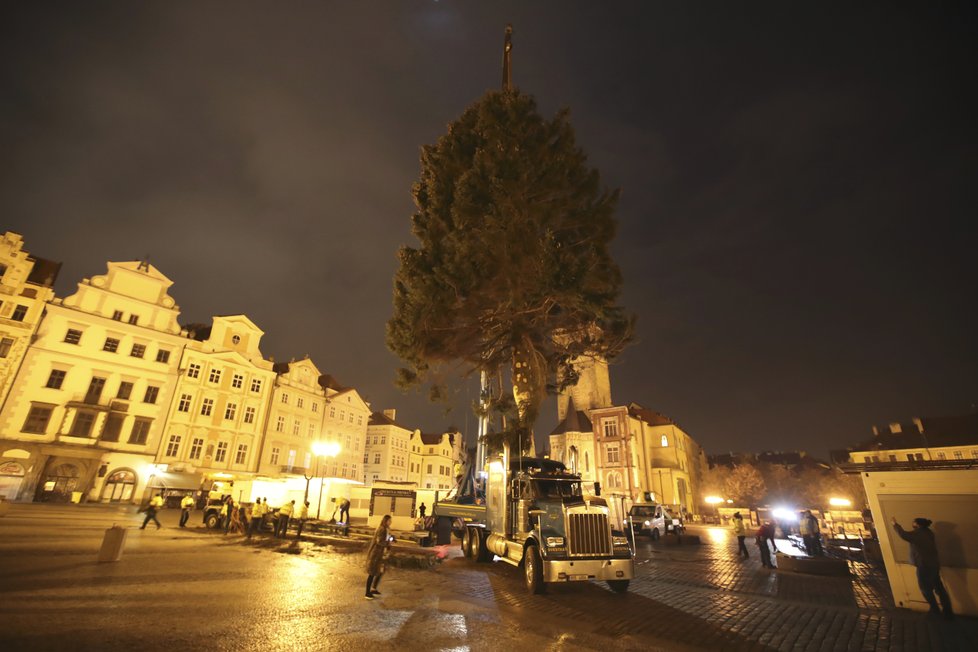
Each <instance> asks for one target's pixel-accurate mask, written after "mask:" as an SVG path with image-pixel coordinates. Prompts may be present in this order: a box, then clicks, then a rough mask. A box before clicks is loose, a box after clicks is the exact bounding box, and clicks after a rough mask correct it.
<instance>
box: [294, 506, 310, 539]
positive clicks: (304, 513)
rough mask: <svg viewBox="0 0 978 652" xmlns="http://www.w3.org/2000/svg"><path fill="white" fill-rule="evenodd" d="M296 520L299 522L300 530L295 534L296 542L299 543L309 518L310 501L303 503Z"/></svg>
mask: <svg viewBox="0 0 978 652" xmlns="http://www.w3.org/2000/svg"><path fill="white" fill-rule="evenodd" d="M296 518H297V519H298V520H299V528H298V531H297V532H296V533H295V540H296V541H298V540H299V537H301V536H302V526H304V525H305V524H306V519H308V518H309V501H308V500H307V501H306V502H304V503H302V504H301V505H299V513H298V514H297V515H296Z"/></svg>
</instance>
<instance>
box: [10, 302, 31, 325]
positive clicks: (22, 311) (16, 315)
mask: <svg viewBox="0 0 978 652" xmlns="http://www.w3.org/2000/svg"><path fill="white" fill-rule="evenodd" d="M26 316H27V306H22V305H20V304H17V307H16V308H14V312H13V314H12V315H10V318H11V319H13V320H14V321H24V317H26Z"/></svg>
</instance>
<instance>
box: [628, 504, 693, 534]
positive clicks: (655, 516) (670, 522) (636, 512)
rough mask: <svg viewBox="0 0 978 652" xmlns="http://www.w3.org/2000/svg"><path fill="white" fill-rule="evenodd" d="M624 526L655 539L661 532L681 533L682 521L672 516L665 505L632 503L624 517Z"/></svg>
mask: <svg viewBox="0 0 978 652" xmlns="http://www.w3.org/2000/svg"><path fill="white" fill-rule="evenodd" d="M625 527H626V528H628V529H629V530H632V529H634V531H635V534H636V535H639V534H646V535H648V536H650V537H652V540H653V541H655V540H656V539H658V538H659V537H660V536H662V535H663V534H667V533H668V534H672V533H675V534H682V532H683V521H682V519H680V518H678V517H674V516H673V515H672V512H671V511H670V510H669V508H668V507H666V506H665V505H651V504H649V505H632V507H631V509H629V510H628V516H627V517H626V519H625Z"/></svg>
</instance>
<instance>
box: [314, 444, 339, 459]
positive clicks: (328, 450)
mask: <svg viewBox="0 0 978 652" xmlns="http://www.w3.org/2000/svg"><path fill="white" fill-rule="evenodd" d="M312 452H313V454H315V455H316V456H317V457H319V456H324V457H336V456H337V455H339V454H340V445H339V444H338V443H337V442H335V441H330V442H321V441H317V442H313V444H312Z"/></svg>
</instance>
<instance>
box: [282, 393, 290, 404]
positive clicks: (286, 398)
mask: <svg viewBox="0 0 978 652" xmlns="http://www.w3.org/2000/svg"><path fill="white" fill-rule="evenodd" d="M282 402H283V403H288V402H289V395H288V394H286V393H285V392H282Z"/></svg>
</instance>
